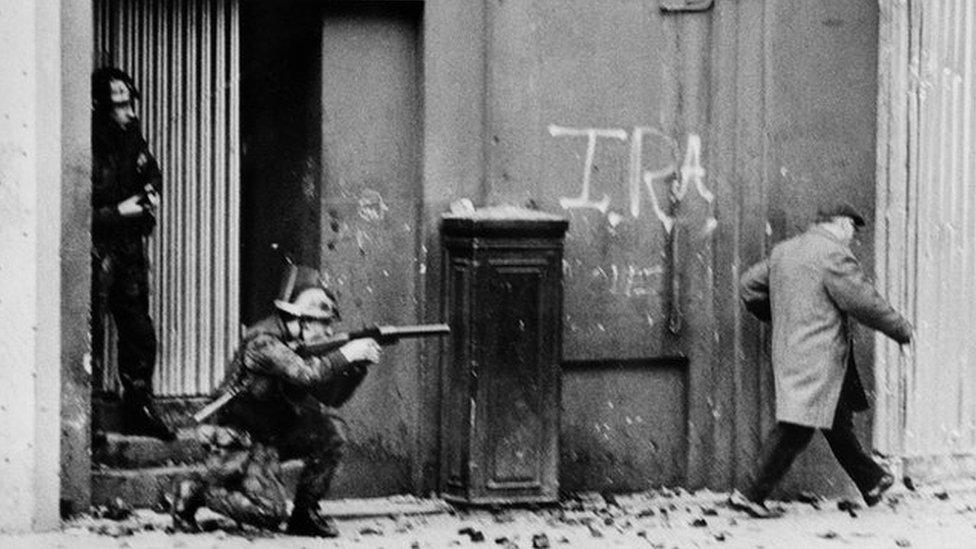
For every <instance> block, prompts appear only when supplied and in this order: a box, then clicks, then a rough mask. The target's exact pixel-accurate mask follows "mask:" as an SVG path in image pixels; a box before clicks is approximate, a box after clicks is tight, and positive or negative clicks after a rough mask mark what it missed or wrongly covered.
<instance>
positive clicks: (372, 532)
mask: <svg viewBox="0 0 976 549" xmlns="http://www.w3.org/2000/svg"><path fill="white" fill-rule="evenodd" d="M359 535H360V536H382V535H383V531H382V530H380V529H379V528H375V527H373V526H367V527H365V528H363V529H362V530H360V531H359Z"/></svg>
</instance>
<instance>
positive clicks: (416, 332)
mask: <svg viewBox="0 0 976 549" xmlns="http://www.w3.org/2000/svg"><path fill="white" fill-rule="evenodd" d="M449 333H451V328H450V326H448V325H447V324H415V325H412V326H370V327H367V328H363V329H361V330H355V331H352V332H342V333H338V334H336V335H334V336H330V337H327V338H323V339H319V340H317V341H311V342H309V343H304V344H303V343H298V344H297V345H296V346H295V348H294V351H295V352H296V353H298V355H299V356H301V357H302V358H308V357H311V356H318V355H324V354H325V353H328V352H330V351H334V350H336V349H338V348H339V347H342V346H343V345H345V344H346V343H349V342H350V341H352V340H354V339H366V338H373V339H375V340H376V342H377V343H379V344H380V345H392V344H394V343H397V342H399V341H400V340H401V339H408V338H415V337H433V336H444V335H447V334H449Z"/></svg>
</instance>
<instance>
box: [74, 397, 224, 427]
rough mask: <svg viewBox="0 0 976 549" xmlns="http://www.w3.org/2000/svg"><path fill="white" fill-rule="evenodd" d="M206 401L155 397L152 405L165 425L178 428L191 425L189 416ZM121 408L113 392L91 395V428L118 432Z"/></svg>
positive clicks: (192, 398)
mask: <svg viewBox="0 0 976 549" xmlns="http://www.w3.org/2000/svg"><path fill="white" fill-rule="evenodd" d="M208 402H210V398H209V397H199V396H198V397H165V398H156V399H155V400H154V406H155V408H156V413H158V414H159V417H161V418H162V419H163V421H164V422H166V424H167V425H169V426H170V427H172V428H176V429H179V428H184V427H189V426H192V425H193V419H192V417H191V416H192V415H193V414H194V413H195V412H196V411H197V410H199V409H200V408H202V407H203V406H204V405H206V404H207V403H208ZM121 408H122V404H121V403H120V402H119V398H118V396H117V395H115V394H111V393H104V392H100V393H96V394H94V395H92V430H93V431H96V432H98V431H103V432H106V433H108V432H115V433H117V432H119V431H120V430H121V429H122V409H121Z"/></svg>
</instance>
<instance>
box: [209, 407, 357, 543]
mask: <svg viewBox="0 0 976 549" xmlns="http://www.w3.org/2000/svg"><path fill="white" fill-rule="evenodd" d="M217 429H222V428H217ZM228 431H229V432H233V430H232V429H228ZM231 438H232V437H231ZM243 438H246V435H241V436H239V438H237V439H235V440H232V441H231V442H230V443H227V442H226V441H224V442H223V444H220V443H217V444H215V443H213V442H212V441H204V442H206V443H208V444H209V445H210V447H211V457H210V459H209V460H208V462H207V475H206V478H205V479H204V484H205V485H206V488H205V491H204V494H203V498H202V500H201V502H200V503H202V504H204V505H206V506H207V507H208V508H209V509H210V510H212V511H215V512H217V513H220V514H222V515H225V516H228V517H230V518H232V519H234V520H236V521H238V522H242V523H247V524H252V525H254V526H259V527H262V528H270V529H274V528H276V527H277V526H278V525H279V524H281V522H283V521H284V520H285V519H287V518H288V516H287V507H286V502H285V489H284V486H283V484H282V482H281V472H280V462H279V459H283V460H289V459H296V458H297V459H302V460H304V462H305V465H304V468H303V469H302V472H301V475H300V476H299V480H298V487H297V488H296V493H295V510H296V511H303V512H314V511H315V510H316V509H317V507H318V502H319V500H320V499H322V498H323V497H324V496H325V494H326V492H328V490H329V485H330V484H331V482H332V477H333V476H334V474H335V471H336V468H337V467H338V465H339V462H340V460H341V459H342V454H343V447H344V445H345V442H346V435H345V432H344V427H343V425H342V420H341V419H340V418H338V417H337V416H335V415H332V414H330V413H326V412H313V411H305V412H303V413H302V415H301V416H299V420H298V421H297V422H296V423H294V424H291V425H289V426H288V427H287V430H284V429H283V430H282V435H281V436H279V437H276V438H275V439H274V440H269V441H265V442H254V443H251V442H250V441H246V440H242V439H243Z"/></svg>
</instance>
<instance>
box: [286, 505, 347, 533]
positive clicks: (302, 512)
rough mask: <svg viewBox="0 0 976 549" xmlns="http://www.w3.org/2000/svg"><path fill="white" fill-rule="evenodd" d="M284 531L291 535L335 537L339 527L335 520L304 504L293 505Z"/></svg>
mask: <svg viewBox="0 0 976 549" xmlns="http://www.w3.org/2000/svg"><path fill="white" fill-rule="evenodd" d="M286 533H287V534H289V535H292V536H307V537H315V538H337V537H339V529H338V528H337V527H336V524H335V521H334V520H332V519H331V518H330V517H326V516H324V515H322V514H321V513H320V512H319V511H318V510H313V509H310V508H309V507H308V506H306V505H301V504H298V505H296V506H295V509H294V511H292V513H291V517H290V518H289V519H288V529H287V530H286Z"/></svg>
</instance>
